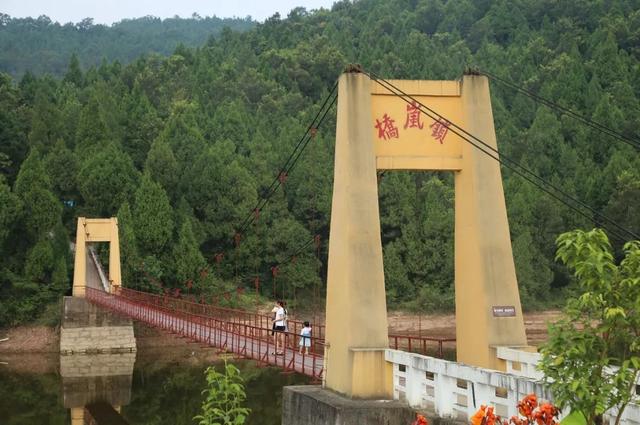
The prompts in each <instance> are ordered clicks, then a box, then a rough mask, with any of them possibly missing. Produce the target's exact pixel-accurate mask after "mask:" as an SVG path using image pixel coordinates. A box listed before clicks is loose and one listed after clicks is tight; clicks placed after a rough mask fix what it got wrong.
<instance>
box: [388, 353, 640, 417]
mask: <svg viewBox="0 0 640 425" xmlns="http://www.w3.org/2000/svg"><path fill="white" fill-rule="evenodd" d="M497 356H498V358H499V359H500V360H501V361H503V362H505V363H506V364H507V365H508V371H509V373H505V372H498V371H495V370H490V369H485V368H480V367H475V366H468V365H464V364H460V363H456V362H450V361H447V360H441V359H436V358H433V357H427V356H423V355H420V354H413V353H407V352H404V351H397V350H387V351H386V359H387V361H388V362H390V363H391V364H392V365H393V398H394V400H397V401H400V402H404V403H407V404H408V405H409V406H411V407H413V408H416V409H424V410H426V411H427V412H429V413H432V414H435V415H437V416H438V417H440V418H449V419H457V420H460V421H464V422H466V423H468V418H469V417H470V416H471V415H473V414H474V413H475V412H476V411H477V410H478V408H479V407H480V405H482V404H484V405H491V406H494V407H495V409H496V410H495V412H496V414H498V415H500V416H502V417H503V418H510V417H511V416H514V415H517V403H518V401H519V400H521V399H522V398H523V397H525V396H526V395H528V394H531V393H535V394H536V395H537V396H538V398H539V399H541V400H548V401H553V397H552V394H551V393H550V391H549V390H547V389H546V388H545V386H544V385H543V384H542V383H541V381H540V377H541V374H540V372H538V371H537V370H536V364H537V361H538V360H539V354H537V353H530V352H524V351H518V350H513V349H509V348H499V349H498V350H497ZM528 375H530V376H528ZM638 384H639V385H640V379H639V380H638ZM636 391H637V390H636ZM563 413H564V414H565V415H566V414H568V413H569V412H568V411H565V412H563ZM614 413H615V412H612V411H609V412H607V413H605V415H604V418H605V423H607V420H608V423H613V422H614V421H613V416H612V415H613V414H614ZM620 424H621V425H640V406H639V405H638V404H631V405H629V406H627V408H626V410H625V412H624V415H623V418H622V420H621V422H620Z"/></svg>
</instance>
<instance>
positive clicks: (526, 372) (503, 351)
mask: <svg viewBox="0 0 640 425" xmlns="http://www.w3.org/2000/svg"><path fill="white" fill-rule="evenodd" d="M497 355H498V358H499V359H502V360H504V361H505V362H506V364H507V373H511V374H513V375H518V376H522V377H525V378H530V379H535V380H541V379H542V378H543V376H544V375H543V374H542V372H540V371H539V370H538V367H537V366H538V362H539V361H540V359H541V357H542V356H541V355H540V353H533V352H526V351H521V350H516V349H513V348H508V347H498V348H497ZM610 371H611V372H614V371H615V369H614V370H610ZM634 391H635V393H636V396H637V397H636V400H635V403H631V404H629V405H628V406H627V407H626V408H625V410H624V413H623V414H622V418H621V421H620V422H621V423H622V424H627V425H640V377H638V380H637V382H636V388H634ZM617 412H618V410H617V409H611V410H610V411H608V412H607V413H605V414H604V422H605V424H606V423H607V422H608V423H610V424H613V423H615V417H616V416H617Z"/></svg>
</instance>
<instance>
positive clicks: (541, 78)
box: [0, 0, 640, 324]
mask: <svg viewBox="0 0 640 425" xmlns="http://www.w3.org/2000/svg"><path fill="white" fill-rule="evenodd" d="M6 30H7V29H6V28H5V29H3V31H6ZM123 47H124V46H123ZM79 59H80V62H82V63H87V62H90V60H88V59H86V58H83V57H81V56H80V57H79ZM347 63H360V64H362V65H363V67H364V68H365V69H370V70H372V71H375V72H377V73H379V74H380V75H383V76H385V77H389V78H399V79H400V78H411V79H455V78H458V77H460V75H461V74H462V72H463V70H464V69H465V67H466V66H469V65H474V66H477V67H479V68H480V69H485V70H487V71H490V72H492V73H494V74H496V75H499V76H502V77H504V78H506V79H508V80H511V81H513V82H515V83H517V84H518V85H520V86H523V87H525V88H527V89H528V90H531V91H532V92H535V93H538V94H540V95H541V96H544V97H546V98H549V99H552V100H553V101H555V102H557V103H559V104H560V105H563V106H565V107H569V108H571V109H572V110H575V111H577V112H579V113H580V114H583V115H585V116H587V117H589V118H592V119H593V120H595V121H597V122H600V123H603V124H605V125H607V126H609V127H611V128H614V129H616V130H617V131H619V132H621V133H623V134H625V135H627V136H628V137H635V138H637V137H638V134H639V130H640V103H639V98H640V2H638V1H635V0H611V1H584V0H583V1H557V0H540V1H531V0H514V1H512V0H496V1H490V0H483V1H469V0H450V1H442V0H361V1H356V2H349V1H342V2H339V3H337V4H335V6H334V7H333V9H332V10H331V11H320V12H317V13H311V14H310V13H307V12H306V11H305V10H304V9H296V10H294V11H293V12H292V13H291V14H290V15H289V16H288V17H287V18H286V19H281V18H280V17H278V16H274V17H273V18H271V19H268V20H267V21H265V22H264V23H263V24H259V25H257V27H255V28H254V29H252V30H248V31H246V32H237V31H223V32H222V34H221V35H220V37H217V38H211V39H209V40H208V41H207V42H206V43H205V44H203V45H201V46H199V47H197V48H193V49H190V48H184V47H181V48H179V49H177V50H176V51H175V52H174V53H173V54H172V55H171V56H169V57H167V58H162V57H158V56H152V57H145V58H141V59H138V60H136V61H134V62H132V63H131V64H129V65H121V64H120V63H103V64H101V65H100V66H98V67H90V68H84V67H81V66H79V65H78V63H77V62H72V63H71V64H70V66H69V68H68V69H67V71H66V73H65V75H64V77H63V78H61V79H55V78H51V77H34V76H33V75H31V74H26V75H25V76H24V77H23V78H22V79H21V80H19V81H12V80H11V78H10V77H9V76H7V75H3V76H2V77H1V80H0V155H1V157H0V167H1V170H2V174H3V178H2V182H1V183H0V246H1V251H0V284H1V287H0V288H1V289H0V303H1V304H0V324H7V323H17V322H20V321H23V320H27V319H29V318H31V317H33V316H35V315H36V314H37V313H38V312H39V311H41V309H42V308H43V306H44V305H45V304H46V303H47V302H49V301H50V300H52V299H55V298H56V297H58V296H59V295H60V294H61V293H64V292H65V291H68V290H69V287H70V276H71V267H72V262H71V253H70V252H69V250H68V244H69V241H70V240H73V238H74V234H73V232H74V229H75V227H74V226H75V217H77V216H80V215H84V216H88V217H98V216H99V217H104V216H110V215H117V216H118V219H119V223H120V231H121V239H120V241H121V245H122V250H121V253H122V255H123V276H124V281H125V285H126V286H129V287H133V288H141V289H144V290H150V291H160V290H162V289H161V287H160V286H159V283H158V282H160V281H161V282H162V283H163V285H164V287H165V288H172V291H173V292H175V288H179V289H180V290H181V292H182V294H184V293H185V292H191V293H196V294H206V299H207V301H210V300H211V299H212V298H213V297H214V295H215V294H216V293H220V292H224V291H229V290H233V288H235V287H236V286H240V287H243V288H246V289H247V290H253V288H254V283H255V277H256V276H259V277H260V285H261V286H260V287H261V291H262V293H263V294H264V295H266V296H269V295H272V294H273V292H274V290H273V284H274V278H273V274H272V273H271V267H272V266H274V265H275V264H276V263H278V262H282V261H284V260H286V259H288V258H289V257H290V256H291V254H292V253H293V252H295V251H296V250H298V248H299V247H301V246H304V245H305V244H307V245H308V247H307V248H306V249H305V250H304V251H303V253H302V254H301V255H299V256H297V257H296V258H295V259H292V260H291V261H287V262H285V263H284V264H282V265H280V267H279V269H278V273H277V275H276V278H275V283H276V284H277V294H278V296H283V295H284V296H285V297H286V298H288V299H289V300H291V301H294V300H293V298H294V294H295V298H297V300H298V304H299V305H300V301H301V300H303V304H306V305H307V306H308V305H309V304H310V303H311V302H312V299H313V296H312V295H311V294H313V293H314V288H317V287H322V286H323V282H324V274H325V270H326V263H325V262H326V250H327V239H328V230H329V229H328V223H329V214H330V202H331V190H332V189H331V188H332V179H333V175H332V169H333V144H334V131H335V130H334V129H335V113H331V114H329V117H328V119H327V121H326V122H325V123H324V125H323V126H322V127H321V128H320V129H319V131H318V133H317V135H316V137H315V139H314V140H313V142H312V143H311V144H310V145H309V147H308V148H307V149H306V151H305V152H304V154H303V155H302V156H301V157H300V160H299V161H298V163H297V164H296V167H295V169H294V170H293V171H292V172H291V173H290V174H289V175H288V177H287V179H286V182H285V183H284V185H283V188H281V189H279V190H278V191H277V192H276V193H275V195H274V196H273V197H272V198H271V199H270V202H269V204H268V205H267V207H266V208H265V209H264V210H263V211H262V212H261V213H260V216H259V218H258V220H257V221H256V224H255V225H251V226H250V228H249V229H248V230H247V231H246V232H244V234H243V235H242V239H241V241H240V245H239V247H238V248H235V244H234V233H235V230H236V229H237V228H238V227H239V226H240V224H241V223H242V221H243V220H244V219H245V218H246V217H247V214H250V213H251V210H252V208H253V207H254V206H255V204H256V202H257V201H258V200H259V199H260V198H261V197H263V196H265V194H266V193H267V189H268V187H269V185H270V184H271V182H272V181H273V179H274V177H276V176H277V174H278V170H279V167H280V166H281V165H282V164H283V163H284V161H285V160H286V159H287V156H288V155H289V153H290V152H291V150H292V148H293V146H294V145H295V144H296V143H297V142H298V140H299V138H300V137H301V136H302V134H303V133H304V131H305V130H306V128H307V126H308V125H309V123H310V121H311V119H312V117H313V116H314V114H315V113H316V112H317V110H318V108H319V106H320V102H322V100H323V99H324V98H325V96H326V95H327V93H328V92H329V90H330V89H331V87H332V86H333V84H334V82H335V80H336V77H337V76H338V75H339V73H340V72H341V71H342V70H343V69H344V66H345V64H347ZM492 95H493V108H494V117H495V121H496V129H497V136H498V144H499V148H500V150H501V152H502V153H503V154H505V155H509V156H510V157H512V158H514V159H516V160H517V161H520V162H521V163H523V164H526V165H527V166H528V167H529V168H530V169H532V170H534V171H535V172H536V173H538V174H540V175H541V176H542V177H544V178H545V179H547V180H549V181H551V182H553V183H554V184H556V185H558V186H560V187H562V188H563V189H564V190H565V191H566V192H568V193H570V194H572V195H573V196H575V197H576V198H578V199H580V200H582V201H584V202H585V203H588V204H589V205H591V206H593V207H594V208H595V209H596V210H597V211H599V212H603V213H606V214H607V215H608V216H610V217H611V218H613V219H615V220H616V221H617V222H618V223H620V224H621V225H623V226H625V227H627V228H629V229H632V230H633V231H635V232H636V233H638V232H640V219H639V214H638V212H639V211H640V159H639V155H638V151H637V150H636V149H634V148H633V147H631V146H629V145H625V144H622V143H618V142H617V141H616V140H614V139H612V138H610V137H608V136H605V135H603V134H601V133H599V132H597V131H595V130H592V129H590V128H588V127H584V126H582V125H581V124H579V123H577V122H576V121H574V120H572V119H570V118H567V117H565V116H559V115H558V114H556V113H555V112H554V111H552V110H550V109H548V108H547V107H545V106H541V105H539V104H536V103H535V102H533V101H532V100H531V99H529V98H528V97H525V96H522V95H520V94H517V93H516V92H514V91H512V90H509V89H506V88H505V87H502V86H499V85H495V84H494V85H492ZM503 177H504V187H505V191H506V198H507V207H508V213H509V219H510V226H511V235H512V241H513V249H514V254H515V260H516V267H517V273H518V279H519V284H520V288H521V296H522V300H523V304H524V306H525V308H529V309H531V308H542V307H545V306H550V305H553V304H554V303H557V302H558V301H560V300H561V299H562V297H563V296H564V294H566V292H567V291H570V288H571V284H570V280H569V278H568V274H567V273H566V272H565V270H564V269H563V268H561V267H560V266H559V265H557V264H556V263H555V262H554V251H555V246H554V240H555V238H556V237H557V235H558V234H559V233H561V232H563V231H566V230H569V229H573V228H576V227H588V228H590V227H592V226H594V224H597V223H594V222H593V221H591V220H586V219H584V218H582V217H580V216H577V215H576V214H575V213H574V212H573V211H572V210H570V209H567V208H566V207H564V206H563V205H562V204H559V203H557V202H556V201H555V200H553V199H550V198H549V197H548V196H547V195H546V194H544V193H542V192H541V191H539V190H538V189H536V188H534V187H532V186H531V185H530V184H529V183H527V182H526V181H524V180H523V179H522V178H521V177H519V176H518V175H515V174H513V173H512V172H511V171H510V170H509V169H506V168H503ZM452 182H453V178H452V176H451V175H449V174H446V173H409V172H388V173H386V174H385V175H384V177H383V178H382V180H381V182H380V186H379V191H380V209H381V215H382V217H381V222H382V237H383V243H384V257H385V273H386V285H387V293H388V301H389V305H390V307H391V308H396V307H401V306H402V307H405V308H417V309H423V310H437V309H451V308H453V234H452V231H453V183H452ZM316 234H319V235H320V241H321V246H320V255H319V259H320V261H319V262H318V261H317V259H316V256H315V250H314V245H313V244H311V245H309V243H308V241H310V240H313V235H316ZM617 244H618V245H617V246H618V247H619V242H618V243H617ZM203 270H205V271H204V272H203ZM222 300H223V301H224V297H223V299H222Z"/></svg>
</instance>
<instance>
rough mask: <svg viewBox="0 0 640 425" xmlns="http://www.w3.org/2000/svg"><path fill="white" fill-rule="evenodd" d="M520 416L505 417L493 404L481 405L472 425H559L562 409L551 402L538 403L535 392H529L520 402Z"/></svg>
mask: <svg viewBox="0 0 640 425" xmlns="http://www.w3.org/2000/svg"><path fill="white" fill-rule="evenodd" d="M518 413H519V414H520V415H519V416H512V417H511V419H509V420H507V419H503V418H501V417H500V416H498V415H496V414H495V413H494V408H493V407H491V406H485V405H482V406H480V409H478V411H477V412H476V413H475V414H474V415H473V416H472V417H471V425H496V424H497V425H557V424H558V414H559V413H560V411H559V410H558V409H557V408H556V407H555V406H554V405H552V404H551V403H541V404H539V403H538V397H537V396H536V395H535V394H529V395H528V396H526V397H525V398H523V399H522V400H520V402H518Z"/></svg>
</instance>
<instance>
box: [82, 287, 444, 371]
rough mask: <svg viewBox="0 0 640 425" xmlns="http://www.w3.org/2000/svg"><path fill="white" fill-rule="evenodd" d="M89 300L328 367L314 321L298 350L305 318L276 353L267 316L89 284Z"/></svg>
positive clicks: (412, 346) (437, 347) (211, 338)
mask: <svg viewBox="0 0 640 425" xmlns="http://www.w3.org/2000/svg"><path fill="white" fill-rule="evenodd" d="M86 296H87V299H88V300H89V301H91V302H93V303H95V304H97V305H100V306H102V307H104V308H107V309H110V310H112V311H114V312H117V313H120V314H123V315H126V316H128V317H131V318H132V319H135V320H138V321H140V322H144V323H146V324H148V325H151V326H153V327H157V328H160V329H163V330H165V331H168V332H171V333H174V334H177V335H180V336H183V337H187V338H189V339H191V340H193V341H196V342H200V343H202V344H205V345H207V346H211V347H217V348H219V349H220V350H224V351H228V352H231V353H234V354H236V355H238V356H242V357H246V358H249V359H253V360H257V361H258V362H260V363H263V364H265V365H272V366H278V367H281V368H283V369H284V370H286V371H295V372H298V373H302V374H304V375H308V376H311V377H313V378H316V379H321V378H322V376H323V372H324V359H323V354H324V326H323V325H317V326H314V328H313V329H314V336H313V337H312V338H311V349H310V351H309V354H300V353H299V352H298V349H299V347H298V342H299V339H300V336H299V332H300V329H301V327H302V323H301V322H300V321H297V320H289V321H288V324H289V331H288V332H284V340H285V343H284V345H285V347H286V348H285V349H284V350H283V354H282V355H278V354H276V350H275V345H274V338H273V336H272V331H271V318H270V317H269V316H268V315H264V314H260V313H254V312H249V311H244V310H236V309H228V308H222V307H217V306H212V305H207V304H199V303H195V302H190V301H186V300H183V299H177V298H173V297H169V296H163V295H155V294H149V293H145V292H139V291H134V290H131V289H126V288H120V289H118V290H117V292H116V294H109V293H107V292H105V291H103V290H100V289H96V288H90V287H88V288H87V292H86ZM453 341H455V340H454V339H448V338H437V337H423V336H410V335H389V346H390V347H391V348H395V349H400V350H405V351H411V352H416V353H421V354H429V355H434V356H438V357H442V356H443V354H444V345H445V344H446V343H452V342H453Z"/></svg>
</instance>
